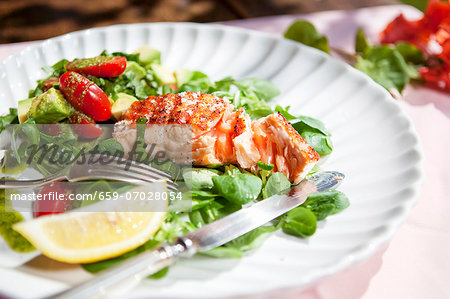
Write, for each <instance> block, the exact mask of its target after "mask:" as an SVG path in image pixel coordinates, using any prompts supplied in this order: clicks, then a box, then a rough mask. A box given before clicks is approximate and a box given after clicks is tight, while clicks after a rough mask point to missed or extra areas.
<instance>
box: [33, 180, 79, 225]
mask: <svg viewBox="0 0 450 299" xmlns="http://www.w3.org/2000/svg"><path fill="white" fill-rule="evenodd" d="M74 191H75V189H74V188H71V187H70V186H68V183H61V182H53V183H50V184H47V185H45V186H44V187H43V188H42V189H41V191H40V192H39V194H40V196H41V199H40V200H37V201H36V202H35V204H34V206H33V212H34V217H41V216H45V215H52V214H59V213H64V212H65V211H67V210H69V209H70V207H71V201H70V200H69V194H70V193H73V192H74Z"/></svg>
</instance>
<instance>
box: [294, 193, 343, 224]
mask: <svg viewBox="0 0 450 299" xmlns="http://www.w3.org/2000/svg"><path fill="white" fill-rule="evenodd" d="M349 205H350V202H349V200H348V198H347V196H346V195H345V194H344V193H342V192H340V191H337V190H332V191H325V192H317V193H313V194H311V195H309V196H308V199H307V200H306V201H305V203H304V204H303V207H305V208H308V209H310V210H311V211H312V212H313V213H314V215H316V218H317V220H318V221H320V220H323V219H325V218H326V217H328V216H330V215H334V214H337V213H339V212H341V211H342V210H344V209H346V208H347V207H348V206H349Z"/></svg>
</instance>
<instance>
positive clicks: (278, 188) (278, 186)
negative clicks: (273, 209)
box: [262, 172, 291, 198]
mask: <svg viewBox="0 0 450 299" xmlns="http://www.w3.org/2000/svg"><path fill="white" fill-rule="evenodd" d="M290 187H291V182H290V181H289V179H288V178H287V177H286V175H285V174H284V173H282V172H275V173H274V174H272V175H271V176H270V177H269V179H267V183H266V184H265V186H264V189H263V193H262V194H263V198H267V197H270V196H272V195H275V194H279V193H282V192H283V191H286V190H288V189H289V188H290Z"/></svg>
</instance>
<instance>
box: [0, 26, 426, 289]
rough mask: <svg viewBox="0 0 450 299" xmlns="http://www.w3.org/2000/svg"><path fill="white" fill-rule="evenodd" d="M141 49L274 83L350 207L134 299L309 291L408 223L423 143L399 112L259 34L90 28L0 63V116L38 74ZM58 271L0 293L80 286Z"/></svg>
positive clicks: (305, 52) (372, 90) (303, 52)
mask: <svg viewBox="0 0 450 299" xmlns="http://www.w3.org/2000/svg"><path fill="white" fill-rule="evenodd" d="M143 44H146V45H150V46H151V47H154V48H157V49H159V50H161V52H162V55H163V56H162V61H163V63H164V64H165V65H168V66H169V67H173V68H180V67H185V68H189V69H197V70H200V71H203V72H206V73H207V74H208V75H210V76H211V78H212V79H220V78H222V77H224V76H233V77H236V78H243V77H259V78H267V79H269V80H271V81H272V82H274V83H275V84H276V85H277V86H278V87H279V88H280V89H281V91H282V93H281V95H280V96H279V97H278V98H277V99H276V102H277V103H279V104H280V105H283V106H286V105H290V106H291V111H292V112H293V113H294V114H303V115H310V116H313V117H317V118H319V119H321V120H322V121H324V122H325V124H326V125H327V126H328V128H329V129H330V131H331V132H332V134H333V142H334V145H335V150H334V152H333V153H332V155H331V156H330V157H329V158H328V160H327V161H326V163H325V168H326V169H334V170H339V171H341V172H343V173H345V174H346V175H347V178H346V180H345V183H344V184H343V185H342V188H341V190H342V191H343V192H345V193H346V194H347V195H348V196H349V197H350V200H351V206H350V207H349V208H348V209H347V210H345V211H344V212H342V213H341V214H338V215H335V216H332V217H329V218H328V219H327V220H326V221H324V222H321V223H320V225H319V229H318V230H317V233H316V234H315V235H314V236H313V237H311V238H309V239H306V240H301V239H298V238H294V237H290V236H287V235H284V234H283V233H281V232H279V233H276V234H274V235H273V236H271V237H270V238H269V239H268V240H267V241H266V242H265V243H264V244H263V246H262V247H261V248H259V249H258V250H256V251H255V252H253V253H252V254H250V255H248V256H246V257H244V258H243V259H241V260H224V259H213V258H207V257H196V258H194V259H192V260H189V261H183V262H180V263H179V264H178V265H177V266H175V267H173V268H172V269H171V271H170V273H169V275H168V276H167V277H166V278H164V279H162V280H160V281H152V280H146V281H144V282H143V283H142V284H140V285H139V287H137V288H136V289H135V290H134V292H133V295H135V296H141V297H142V296H145V297H158V298H161V297H174V296H175V297H177V296H190V297H211V296H230V295H242V294H254V293H261V292H265V291H268V290H274V289H278V288H284V287H294V286H296V287H298V286H304V285H306V284H308V283H311V282H313V281H316V280H317V279H319V278H321V277H324V276H326V275H330V274H333V273H336V272H338V271H341V270H342V269H344V268H346V267H348V266H349V265H351V264H353V263H354V262H356V261H359V260H362V259H364V258H367V257H369V256H370V255H371V254H372V253H373V252H374V251H375V250H376V249H378V248H379V247H380V246H381V245H382V244H384V243H386V242H387V241H388V240H389V239H390V238H391V236H392V235H393V233H394V231H395V230H396V229H397V228H398V226H399V224H400V223H401V222H402V221H403V220H405V218H406V216H407V214H408V212H409V210H410V209H411V206H412V205H413V203H414V202H415V200H416V199H417V197H418V194H419V189H420V185H421V181H422V176H423V172H422V165H421V164H422V163H421V161H422V154H421V150H420V145H419V141H418V137H417V135H416V133H415V132H414V129H413V127H412V126H411V122H410V121H409V120H408V118H407V117H406V115H405V114H404V113H403V111H401V109H400V107H399V105H398V104H397V103H396V102H395V101H394V100H393V99H392V98H391V97H390V95H389V94H388V93H387V92H386V91H385V90H384V89H383V88H382V87H380V86H379V85H377V84H375V83H374V82H373V81H371V79H369V78H368V77H367V76H365V75H363V74H362V73H360V72H358V71H356V70H355V69H353V68H351V67H350V66H348V65H345V64H343V63H341V62H339V61H337V60H335V59H333V58H331V57H330V56H328V55H326V54H324V53H322V52H319V51H316V50H315V49H311V48H308V47H305V46H302V45H300V44H298V43H295V42H292V41H289V40H285V39H282V38H278V37H274V36H270V35H267V34H263V33H260V32H255V31H249V30H243V29H237V28H231V27H225V26H219V25H200V24H190V23H174V24H172V23H160V24H133V25H119V26H111V27H105V28H95V29H90V30H86V31H81V32H75V33H71V34H67V35H64V36H61V37H58V38H54V39H50V40H47V41H45V42H43V43H41V44H39V45H37V46H31V47H29V48H27V49H25V50H24V51H22V52H20V53H18V54H16V55H12V56H10V57H8V58H6V59H5V60H4V61H3V62H2V63H1V64H0V78H1V80H0V99H1V103H2V107H1V112H6V111H7V108H8V107H9V106H15V105H16V102H17V101H18V100H21V99H23V98H26V97H27V92H28V89H30V88H32V87H33V86H34V85H35V80H37V79H38V78H42V77H44V76H45V74H44V73H43V72H42V71H41V69H40V68H41V67H42V66H45V65H50V64H52V63H54V62H56V61H58V60H60V59H62V58H68V59H72V58H75V57H91V56H96V55H98V54H99V53H100V52H101V51H102V50H103V49H107V50H108V51H125V52H131V51H133V50H135V49H137V48H138V47H140V46H141V45H143ZM44 262H45V260H44ZM55 267H56V266H53V268H52V269H51V270H47V271H45V270H42V269H40V268H36V267H33V266H26V267H20V268H17V269H8V270H5V269H3V270H1V271H0V273H1V274H0V275H8V276H9V279H1V280H0V288H1V289H2V290H4V291H6V292H8V293H10V292H15V294H16V295H19V296H29V295H31V296H36V295H38V294H43V292H51V291H52V290H56V289H58V288H61V287H63V286H64V285H72V284H74V283H75V282H77V281H79V280H81V279H82V278H83V277H86V274H84V273H83V272H82V270H80V269H78V268H74V267H71V268H68V269H65V268H64V267H63V268H61V267H56V268H55ZM83 275H84V276H83ZM13 277H17V278H19V277H23V278H21V279H17V280H16V279H13ZM42 277H45V278H42ZM3 278H5V277H3ZM50 278H51V279H50ZM24 280H25V281H24ZM58 282H59V283H58ZM61 282H62V283H61ZM19 285H20V286H24V285H25V286H27V287H26V288H23V287H18V286H19Z"/></svg>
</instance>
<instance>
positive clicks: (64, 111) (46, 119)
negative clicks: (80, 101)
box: [28, 88, 74, 124]
mask: <svg viewBox="0 0 450 299" xmlns="http://www.w3.org/2000/svg"><path fill="white" fill-rule="evenodd" d="M73 110H74V108H73V107H72V106H71V105H70V104H69V103H68V102H67V101H66V99H64V96H63V95H62V93H61V92H60V91H59V90H57V89H55V88H50V89H49V90H47V91H46V92H44V93H43V94H41V95H38V96H37V97H35V98H34V99H33V100H32V102H31V107H30V111H29V112H28V117H29V118H32V119H34V121H35V122H36V123H38V124H51V123H57V122H59V121H61V120H63V119H65V118H67V117H69V116H70V115H71V114H72V112H73Z"/></svg>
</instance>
